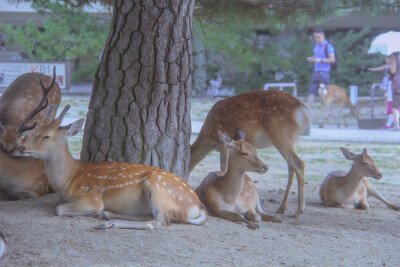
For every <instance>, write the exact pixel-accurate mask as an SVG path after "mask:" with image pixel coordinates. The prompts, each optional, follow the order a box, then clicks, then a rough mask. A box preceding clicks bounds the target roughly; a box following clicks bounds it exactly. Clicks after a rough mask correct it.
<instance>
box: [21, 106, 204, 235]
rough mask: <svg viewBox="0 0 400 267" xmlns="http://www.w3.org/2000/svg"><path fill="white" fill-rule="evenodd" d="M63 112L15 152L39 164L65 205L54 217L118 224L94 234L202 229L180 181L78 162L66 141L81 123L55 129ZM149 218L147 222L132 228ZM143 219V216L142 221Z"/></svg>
mask: <svg viewBox="0 0 400 267" xmlns="http://www.w3.org/2000/svg"><path fill="white" fill-rule="evenodd" d="M68 109H69V106H66V107H65V108H64V110H63V111H62V112H61V114H60V116H59V117H58V118H57V119H54V120H52V119H51V118H52V116H53V113H54V112H55V109H54V106H53V107H52V108H51V109H50V110H49V113H48V120H47V123H44V124H42V125H41V126H38V127H36V128H35V129H34V130H32V131H31V132H30V134H28V135H27V136H24V137H22V138H21V139H20V142H19V145H20V146H19V149H18V150H19V152H20V153H22V154H23V155H26V156H34V157H38V158H41V159H43V160H44V162H45V168H46V171H47V175H48V177H49V180H50V184H51V185H52V187H53V188H54V189H55V191H56V192H57V193H58V195H59V196H60V198H61V199H62V200H63V201H65V202H66V203H65V204H63V205H60V206H58V207H57V209H56V213H57V215H59V216H69V217H74V216H95V215H96V214H99V215H100V216H103V218H114V219H122V220H116V221H111V222H108V223H106V224H103V225H101V226H99V228H114V227H116V228H131V229H153V228H154V227H159V226H161V225H169V224H170V222H180V223H189V224H197V225H200V224H203V223H204V221H205V218H206V213H205V211H204V210H203V208H202V204H201V202H200V200H199V198H198V197H197V195H196V193H195V191H194V190H193V189H192V188H191V187H190V186H189V185H188V184H187V183H186V182H185V181H184V180H182V179H181V178H180V177H178V176H177V175H175V174H172V173H170V172H167V171H164V170H160V169H158V168H155V167H152V166H146V165H142V164H133V163H121V162H87V163H85V162H79V161H78V160H75V159H74V158H73V157H72V156H71V154H70V152H69V150H68V143H67V137H68V136H72V135H75V134H77V133H78V131H79V130H80V129H81V127H82V125H83V123H84V119H80V120H78V121H75V122H73V123H71V124H69V125H67V126H60V124H61V122H62V120H63V117H64V115H65V114H66V112H67V111H68ZM146 215H152V216H153V219H154V220H153V221H148V222H133V221H128V220H138V219H142V217H143V216H146ZM147 217H149V216H147Z"/></svg>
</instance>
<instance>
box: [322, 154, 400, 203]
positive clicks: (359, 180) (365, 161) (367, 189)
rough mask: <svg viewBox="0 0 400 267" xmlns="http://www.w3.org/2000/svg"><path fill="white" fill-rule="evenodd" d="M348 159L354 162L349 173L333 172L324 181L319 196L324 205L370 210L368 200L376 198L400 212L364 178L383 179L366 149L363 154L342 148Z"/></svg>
mask: <svg viewBox="0 0 400 267" xmlns="http://www.w3.org/2000/svg"><path fill="white" fill-rule="evenodd" d="M340 150H341V151H342V153H343V155H344V156H345V158H346V159H348V160H350V161H353V165H352V166H351V168H350V171H349V172H345V171H332V172H330V173H328V175H327V176H326V177H325V179H324V180H323V182H322V184H321V186H320V189H319V196H320V198H321V200H322V203H323V204H324V205H325V206H328V207H342V208H353V209H354V208H359V209H363V210H364V209H368V208H369V207H370V205H369V204H368V200H367V198H368V197H369V196H372V197H375V198H377V199H378V200H380V201H382V202H383V203H385V204H386V205H387V206H388V207H389V208H391V209H394V210H400V207H398V206H396V205H393V204H392V203H390V202H388V201H387V200H386V199H385V198H384V196H383V195H382V194H381V193H380V192H379V191H378V190H377V189H376V188H375V186H373V185H372V184H371V183H370V182H368V181H367V180H366V179H365V178H364V177H372V178H374V179H376V180H380V179H382V177H383V175H382V173H381V172H380V171H379V170H378V168H377V167H376V166H375V162H374V160H373V159H372V158H371V157H370V156H369V155H368V152H367V150H366V149H365V148H364V149H363V151H362V153H361V154H358V155H357V154H354V153H353V152H351V151H349V150H347V149H345V148H343V147H341V148H340Z"/></svg>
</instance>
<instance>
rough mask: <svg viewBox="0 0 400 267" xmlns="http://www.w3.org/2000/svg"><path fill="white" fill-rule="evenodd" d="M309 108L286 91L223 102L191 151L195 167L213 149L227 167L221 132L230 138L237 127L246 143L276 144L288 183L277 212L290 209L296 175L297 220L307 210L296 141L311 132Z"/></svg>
mask: <svg viewBox="0 0 400 267" xmlns="http://www.w3.org/2000/svg"><path fill="white" fill-rule="evenodd" d="M305 109H306V107H305V106H304V105H303V103H301V101H300V100H299V99H297V98H295V97H293V96H291V95H290V94H288V93H285V92H283V91H253V92H247V93H244V94H240V95H237V96H233V97H229V98H227V99H224V100H220V101H218V102H217V103H215V104H214V106H213V107H212V108H211V110H210V111H209V112H208V114H207V117H206V120H205V122H204V124H203V127H202V128H201V130H200V133H199V135H198V137H197V139H196V141H195V142H194V143H193V145H192V146H191V150H190V155H191V159H190V166H189V170H190V171H192V170H193V168H194V167H195V166H196V165H197V164H198V163H199V162H200V161H201V160H202V159H203V158H204V157H205V156H206V155H207V154H208V153H209V152H211V151H212V150H217V151H219V152H220V163H221V171H223V172H225V171H226V170H227V165H228V150H227V148H226V146H224V145H223V144H222V143H221V142H220V138H219V136H218V130H221V131H223V132H224V133H225V134H226V135H227V136H229V137H230V138H232V137H233V135H234V133H235V131H236V129H237V128H241V129H242V130H243V132H244V133H245V134H246V140H247V142H249V143H250V144H251V145H252V146H253V147H255V148H265V147H268V146H271V145H273V146H274V147H275V148H277V149H278V151H279V152H280V154H281V155H282V156H283V158H284V159H285V160H286V162H287V165H288V172H289V180H288V185H287V188H286V193H285V196H284V198H283V201H282V203H281V206H280V207H279V209H278V211H277V212H278V213H284V211H285V210H286V208H287V203H288V197H289V192H290V188H291V186H292V184H293V178H294V174H295V173H296V177H297V183H298V209H297V211H296V212H295V214H294V217H298V216H299V215H300V214H301V213H302V212H303V211H304V207H305V204H304V183H305V180H304V169H305V164H304V162H303V161H302V160H301V159H300V157H299V156H298V155H297V154H296V152H295V150H294V144H295V142H296V140H297V138H298V137H299V136H300V135H301V134H302V133H303V132H307V131H309V129H310V124H309V121H308V117H307V115H306V112H305Z"/></svg>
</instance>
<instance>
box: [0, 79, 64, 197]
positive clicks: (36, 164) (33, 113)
mask: <svg viewBox="0 0 400 267" xmlns="http://www.w3.org/2000/svg"><path fill="white" fill-rule="evenodd" d="M38 77H41V78H45V80H46V83H50V85H49V87H47V88H46V87H45V86H44V84H43V82H42V80H41V78H40V80H39V81H37V80H36V79H37V78H38ZM55 78H56V77H55V75H54V76H53V80H52V81H51V80H50V82H49V81H48V80H49V79H50V78H49V77H47V76H45V75H43V74H40V75H39V74H38V73H33V74H32V73H28V74H24V75H21V76H20V77H18V78H17V79H16V80H15V81H14V82H13V83H12V84H11V85H10V87H8V88H7V90H6V92H5V93H4V94H5V97H4V98H3V96H4V94H3V95H2V97H1V98H0V100H1V101H0V103H1V109H2V112H0V114H1V117H2V118H3V121H6V122H7V123H11V122H13V124H11V125H7V126H0V144H2V148H3V149H5V150H6V151H8V152H12V151H13V150H15V148H16V146H17V140H18V138H19V137H20V136H21V135H22V134H23V133H24V132H26V131H29V130H31V129H32V128H33V127H35V125H36V123H38V124H41V122H42V121H43V118H44V117H45V116H46V113H44V115H42V114H43V112H45V111H46V110H45V109H46V106H47V104H48V102H50V101H49V100H48V95H51V99H53V100H52V101H51V102H56V103H57V106H58V104H59V103H60V97H59V95H60V93H59V91H60V89H59V87H58V85H57V84H56V83H55ZM29 82H30V83H29ZM36 83H37V84H39V86H40V87H41V89H40V90H41V91H43V93H41V91H38V88H37V87H36ZM29 86H30V87H29ZM52 88H56V89H58V93H52V92H53V91H52ZM22 89H24V90H25V91H26V92H27V94H28V95H27V98H26V99H24V98H22V94H21V92H20V91H21V90H22ZM53 90H54V89H53ZM56 91H57V90H56ZM13 92H15V95H13V94H12V93H13ZM39 96H41V99H40V101H39V100H38V102H39V104H38V105H37V107H36V108H35V109H33V106H32V105H31V104H30V103H28V102H30V101H32V102H35V103H36V102H37V98H38V97H39ZM7 99H8V100H9V101H10V102H9V103H7V102H5V101H6V100H7ZM27 99H28V100H27ZM18 104H20V105H19V106H18ZM4 106H8V107H9V109H10V110H12V111H14V112H16V113H18V112H17V111H18V108H19V110H20V114H24V115H25V118H23V119H21V117H20V116H21V115H20V114H18V116H17V115H13V116H11V115H12V113H9V112H10V110H4V109H3V108H4ZM32 109H33V110H32ZM27 110H29V112H30V113H29V114H27ZM43 110H44V111H43ZM8 115H9V116H8ZM31 120H35V121H36V122H35V123H33V124H32V125H30V126H28V125H27V123H28V122H29V121H31ZM17 123H19V124H18V126H19V127H18V126H17ZM50 192H52V189H51V188H50V186H49V182H48V179H47V175H46V172H45V169H44V164H43V161H42V160H40V159H36V158H32V157H18V156H14V155H10V154H9V153H6V152H4V151H3V150H2V149H0V197H1V198H2V199H7V200H18V199H25V198H30V197H39V196H43V195H46V194H48V193H50Z"/></svg>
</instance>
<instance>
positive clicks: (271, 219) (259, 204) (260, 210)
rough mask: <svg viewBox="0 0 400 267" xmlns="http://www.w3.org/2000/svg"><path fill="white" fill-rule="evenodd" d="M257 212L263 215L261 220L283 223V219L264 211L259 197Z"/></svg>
mask: <svg viewBox="0 0 400 267" xmlns="http://www.w3.org/2000/svg"><path fill="white" fill-rule="evenodd" d="M256 212H257V213H258V214H259V215H260V216H261V220H263V221H265V222H273V223H281V220H279V219H278V218H276V217H274V216H269V215H267V214H266V213H265V212H264V210H263V209H262V208H261V203H260V199H257V206H256Z"/></svg>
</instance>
